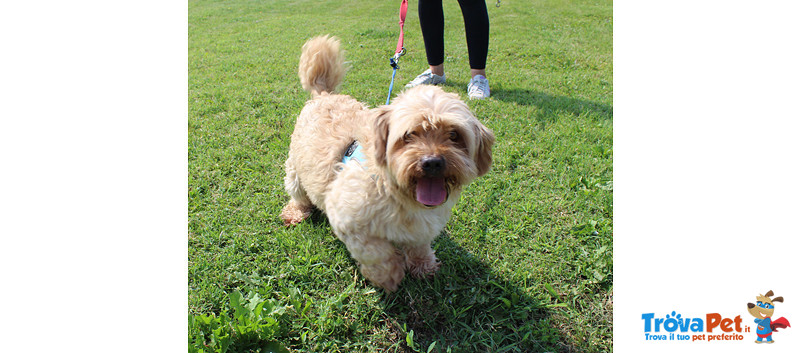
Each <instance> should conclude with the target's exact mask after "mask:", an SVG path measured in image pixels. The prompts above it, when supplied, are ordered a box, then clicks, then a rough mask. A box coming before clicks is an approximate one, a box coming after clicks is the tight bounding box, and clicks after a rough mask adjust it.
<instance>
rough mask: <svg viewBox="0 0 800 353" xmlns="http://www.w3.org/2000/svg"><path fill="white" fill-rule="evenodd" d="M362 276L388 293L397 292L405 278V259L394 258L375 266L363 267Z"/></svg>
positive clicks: (396, 256) (397, 256) (400, 257)
mask: <svg viewBox="0 0 800 353" xmlns="http://www.w3.org/2000/svg"><path fill="white" fill-rule="evenodd" d="M361 274H362V275H364V277H366V278H367V279H368V280H370V282H372V283H373V284H375V285H376V286H378V287H381V288H383V289H385V290H386V291H388V292H394V291H396V290H397V286H398V285H399V284H400V282H401V281H402V280H403V277H405V269H404V264H403V257H402V256H400V255H395V256H392V257H391V258H390V259H387V260H386V261H384V262H380V263H377V264H373V265H363V264H362V265H361Z"/></svg>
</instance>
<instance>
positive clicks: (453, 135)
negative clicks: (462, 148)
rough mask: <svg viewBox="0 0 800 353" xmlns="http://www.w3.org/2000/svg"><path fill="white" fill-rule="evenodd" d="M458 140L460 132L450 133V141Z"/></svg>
mask: <svg viewBox="0 0 800 353" xmlns="http://www.w3.org/2000/svg"><path fill="white" fill-rule="evenodd" d="M456 140H458V131H455V130H453V131H450V141H456Z"/></svg>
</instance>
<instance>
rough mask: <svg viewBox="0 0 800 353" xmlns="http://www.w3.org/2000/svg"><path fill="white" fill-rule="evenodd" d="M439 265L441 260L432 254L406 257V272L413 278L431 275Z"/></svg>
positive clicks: (437, 269)
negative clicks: (411, 257) (424, 256)
mask: <svg viewBox="0 0 800 353" xmlns="http://www.w3.org/2000/svg"><path fill="white" fill-rule="evenodd" d="M440 266H441V262H439V260H437V259H436V256H433V255H431V256H430V257H428V258H422V259H414V260H412V259H408V262H407V267H408V273H409V274H410V275H412V276H414V278H423V277H433V275H435V274H436V272H437V271H439V267H440Z"/></svg>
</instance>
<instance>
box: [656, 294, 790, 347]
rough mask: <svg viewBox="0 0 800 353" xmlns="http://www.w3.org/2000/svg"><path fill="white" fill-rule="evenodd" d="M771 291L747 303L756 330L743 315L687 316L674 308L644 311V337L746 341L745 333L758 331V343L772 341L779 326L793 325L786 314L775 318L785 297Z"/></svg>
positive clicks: (662, 339) (679, 339)
mask: <svg viewBox="0 0 800 353" xmlns="http://www.w3.org/2000/svg"><path fill="white" fill-rule="evenodd" d="M773 296H774V293H772V291H771V290H770V291H768V292H767V294H764V295H757V296H756V300H757V302H756V304H753V303H747V313H749V314H750V315H752V316H753V317H755V320H754V323H755V324H756V325H755V330H753V328H752V327H751V326H750V325H748V324H745V322H746V321H749V320H746V321H745V320H743V319H742V316H741V315H736V316H732V315H722V314H720V313H707V314H705V315H701V316H699V317H687V316H684V315H681V314H679V313H678V312H676V311H672V312H671V313H668V314H666V315H664V316H656V314H655V313H644V314H642V323H643V328H644V339H645V340H647V341H691V342H697V341H701V342H714V341H716V342H719V341H744V338H745V335H751V334H755V335H756V341H755V342H756V343H773V342H775V341H774V340H773V339H772V334H773V333H775V332H778V329H785V328H787V327H791V325H790V324H789V320H787V319H786V318H784V317H780V318H777V319H772V316H773V314H774V313H775V303H776V302H778V303H783V297H774V298H773Z"/></svg>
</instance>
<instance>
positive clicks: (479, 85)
mask: <svg viewBox="0 0 800 353" xmlns="http://www.w3.org/2000/svg"><path fill="white" fill-rule="evenodd" d="M467 95H469V99H484V98H489V95H490V92H489V80H488V79H487V78H486V77H483V75H475V77H473V78H472V79H471V80H469V84H468V85H467Z"/></svg>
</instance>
